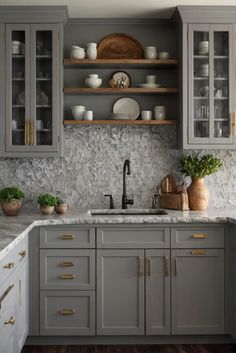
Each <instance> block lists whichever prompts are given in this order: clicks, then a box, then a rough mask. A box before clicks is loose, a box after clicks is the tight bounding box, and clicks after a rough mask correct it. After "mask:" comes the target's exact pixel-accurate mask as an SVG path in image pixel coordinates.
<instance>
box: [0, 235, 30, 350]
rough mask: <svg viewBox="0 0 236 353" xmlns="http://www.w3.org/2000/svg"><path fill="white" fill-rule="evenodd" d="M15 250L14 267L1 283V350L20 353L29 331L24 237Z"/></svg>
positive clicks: (26, 246) (26, 244)
mask: <svg viewBox="0 0 236 353" xmlns="http://www.w3.org/2000/svg"><path fill="white" fill-rule="evenodd" d="M15 250H17V252H15V264H16V268H15V271H14V272H12V273H10V274H9V276H8V277H7V278H5V280H4V282H3V283H2V285H1V286H0V337H1V344H0V353H6V352H7V353H8V352H9V353H20V352H21V350H22V347H23V345H24V343H25V340H26V337H27V336H28V331H29V319H28V315H29V303H28V300H29V294H28V290H29V287H28V243H27V241H26V240H23V241H22V242H21V243H20V244H19V246H17V247H16V249H15ZM4 263H5V261H4ZM0 265H1V267H2V265H3V263H1V264H0Z"/></svg>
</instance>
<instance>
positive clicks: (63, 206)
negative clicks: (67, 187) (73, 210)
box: [55, 197, 68, 214]
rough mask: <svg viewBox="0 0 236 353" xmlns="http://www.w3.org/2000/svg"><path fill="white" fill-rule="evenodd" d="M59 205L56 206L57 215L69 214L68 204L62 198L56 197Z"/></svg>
mask: <svg viewBox="0 0 236 353" xmlns="http://www.w3.org/2000/svg"><path fill="white" fill-rule="evenodd" d="M56 201H57V204H56V205H55V211H56V213H59V214H63V213H66V212H67V209H68V204H67V203H66V202H64V201H63V200H62V199H60V197H56Z"/></svg>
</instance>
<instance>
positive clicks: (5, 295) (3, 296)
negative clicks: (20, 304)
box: [0, 284, 14, 309]
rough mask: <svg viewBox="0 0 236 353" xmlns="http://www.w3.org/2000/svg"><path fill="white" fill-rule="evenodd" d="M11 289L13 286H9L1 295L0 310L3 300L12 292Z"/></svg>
mask: <svg viewBox="0 0 236 353" xmlns="http://www.w3.org/2000/svg"><path fill="white" fill-rule="evenodd" d="M12 288H14V284H11V285H10V286H9V287H8V288H7V289H6V290H5V292H4V293H3V295H2V296H1V297H0V309H1V305H2V302H3V300H4V299H5V298H6V297H7V295H8V294H9V293H10V291H11V290H12Z"/></svg>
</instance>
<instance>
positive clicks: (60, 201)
mask: <svg viewBox="0 0 236 353" xmlns="http://www.w3.org/2000/svg"><path fill="white" fill-rule="evenodd" d="M63 203H65V202H64V201H63V200H62V199H61V198H60V197H56V206H59V205H61V204H63Z"/></svg>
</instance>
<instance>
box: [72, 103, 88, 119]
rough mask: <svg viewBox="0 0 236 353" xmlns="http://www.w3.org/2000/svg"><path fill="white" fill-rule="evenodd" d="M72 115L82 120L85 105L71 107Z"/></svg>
mask: <svg viewBox="0 0 236 353" xmlns="http://www.w3.org/2000/svg"><path fill="white" fill-rule="evenodd" d="M71 110H72V115H73V117H74V118H75V120H82V119H83V115H84V112H85V107H84V106H83V105H74V106H73V107H71Z"/></svg>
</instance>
